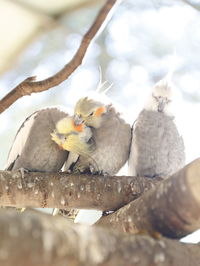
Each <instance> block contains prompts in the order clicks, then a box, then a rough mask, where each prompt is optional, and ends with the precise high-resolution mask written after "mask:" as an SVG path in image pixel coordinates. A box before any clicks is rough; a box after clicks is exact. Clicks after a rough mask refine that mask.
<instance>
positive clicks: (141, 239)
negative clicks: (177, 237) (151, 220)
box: [0, 210, 200, 266]
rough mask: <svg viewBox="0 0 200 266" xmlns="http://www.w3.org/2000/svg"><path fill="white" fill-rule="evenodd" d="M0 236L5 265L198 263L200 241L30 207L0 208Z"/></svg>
mask: <svg viewBox="0 0 200 266" xmlns="http://www.w3.org/2000/svg"><path fill="white" fill-rule="evenodd" d="M0 239H1V241H0V250H1V252H0V261H1V265H5V266H13V265H16V266H19V265H20V266H27V265H30V266H34V265H43V266H54V265H57V266H63V265H66V263H67V265H70V266H95V265H98V266H116V265H118V266H124V265H127V266H134V265H140V266H146V265H162V266H178V265H181V266H189V265H192V266H198V265H199V261H200V247H199V245H193V244H183V243H180V242H179V241H174V240H170V239H165V238H161V239H159V240H156V239H153V238H151V237H149V236H142V235H140V236H133V235H125V234H119V233H117V232H109V231H107V230H103V229H102V228H97V227H86V226H83V225H82V226H81V225H72V224H70V223H67V222H66V220H64V219H63V218H61V217H52V216H49V215H46V214H42V213H36V212H31V211H27V212H25V213H23V214H17V213H16V212H11V211H8V210H7V211H6V210H1V211H0ZM19 243H20V244H19Z"/></svg>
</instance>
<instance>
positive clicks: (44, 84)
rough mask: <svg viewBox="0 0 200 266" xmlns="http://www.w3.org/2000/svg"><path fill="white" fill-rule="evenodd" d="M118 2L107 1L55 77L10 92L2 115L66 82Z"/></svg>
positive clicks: (30, 81) (26, 83) (31, 81)
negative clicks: (23, 100) (25, 98)
mask: <svg viewBox="0 0 200 266" xmlns="http://www.w3.org/2000/svg"><path fill="white" fill-rule="evenodd" d="M117 2H118V0H107V2H106V3H105V5H104V6H103V7H102V9H101V10H100V12H99V13H98V15H97V17H96V19H95V21H94V23H93V24H92V26H91V27H90V29H89V30H88V31H87V32H86V34H85V35H84V36H83V39H82V41H81V44H80V47H79V49H78V50H77V52H76V54H75V55H74V57H73V58H72V60H71V61H70V62H69V63H68V64H66V65H65V66H64V67H63V68H62V69H61V70H60V71H59V72H57V73H56V74H55V75H53V76H52V77H49V78H47V79H44V80H41V81H35V79H36V77H29V78H27V79H25V80H24V81H23V82H21V83H20V84H19V85H17V87H15V88H14V89H13V90H11V92H9V93H8V94H7V95H6V96H5V97H4V98H3V99H2V100H0V113H2V112H3V111H5V110H6V109H7V108H8V107H9V106H10V105H12V104H13V103H14V102H15V101H17V100H18V99H19V98H21V97H23V96H25V95H30V94H31V93H33V92H35V93H36V92H42V91H45V90H48V89H49V88H52V87H54V86H57V85H59V84H60V83H61V82H63V81H64V80H66V79H67V78H68V77H69V76H70V75H71V74H72V73H73V72H74V71H75V70H76V69H77V68H78V67H79V66H80V65H81V64H82V61H83V58H84V56H85V54H86V52H87V49H88V47H89V45H90V43H91V42H92V40H93V39H94V37H95V36H96V34H97V33H98V32H99V31H100V29H102V26H103V25H105V24H106V23H105V21H106V19H107V18H108V15H109V14H110V11H111V10H112V9H113V7H114V6H115V5H116V3H117Z"/></svg>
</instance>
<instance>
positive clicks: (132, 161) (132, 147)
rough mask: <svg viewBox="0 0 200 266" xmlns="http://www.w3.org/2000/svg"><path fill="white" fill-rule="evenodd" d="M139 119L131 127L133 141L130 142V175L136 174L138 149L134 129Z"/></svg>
mask: <svg viewBox="0 0 200 266" xmlns="http://www.w3.org/2000/svg"><path fill="white" fill-rule="evenodd" d="M136 123H137V120H135V121H134V123H133V125H132V127H131V142H130V151H129V158H128V175H130V176H135V175H136V170H135V159H136V149H135V139H134V130H135V126H136Z"/></svg>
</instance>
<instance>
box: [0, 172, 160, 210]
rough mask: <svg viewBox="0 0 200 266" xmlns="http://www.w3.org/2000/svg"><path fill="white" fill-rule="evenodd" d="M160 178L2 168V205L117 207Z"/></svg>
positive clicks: (111, 208) (101, 208) (0, 197)
mask: <svg viewBox="0 0 200 266" xmlns="http://www.w3.org/2000/svg"><path fill="white" fill-rule="evenodd" d="M158 182H159V179H148V178H141V177H140V178H137V177H127V176H114V177H108V176H96V175H95V176H92V175H79V176H78V175H69V174H66V173H38V172H37V173H25V174H24V177H22V175H21V173H20V171H14V172H10V171H0V205H1V206H14V207H18V208H20V207H38V208H39V207H50V208H62V209H66V208H78V209H82V208H83V209H99V210H103V211H105V210H116V209H119V208H120V207H122V206H124V205H125V204H127V203H129V202H130V201H132V200H134V199H136V198H138V197H139V196H140V195H141V194H142V193H144V192H145V191H147V190H149V189H151V188H152V187H154V186H155V185H156V184H157V183H158Z"/></svg>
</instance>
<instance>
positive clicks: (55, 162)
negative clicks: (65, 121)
mask: <svg viewBox="0 0 200 266" xmlns="http://www.w3.org/2000/svg"><path fill="white" fill-rule="evenodd" d="M66 116H68V114H67V113H65V112H63V111H61V110H59V109H58V108H45V109H41V110H38V111H36V112H35V113H33V114H32V115H30V116H29V117H28V118H27V119H26V120H25V121H24V122H23V124H22V125H21V127H20V128H19V130H18V132H17V134H16V137H15V139H14V142H13V145H12V147H11V149H10V152H9V155H8V159H7V163H6V166H5V169H6V170H16V169H20V168H24V169H27V170H29V171H40V172H57V171H59V170H60V169H61V168H62V166H63V164H64V163H65V161H66V160H67V156H68V151H65V150H63V149H60V148H59V147H58V145H57V144H56V143H55V142H53V141H52V140H51V136H50V134H51V133H52V132H53V130H54V129H55V126H56V123H57V122H58V121H59V120H60V119H62V118H64V117H66Z"/></svg>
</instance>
